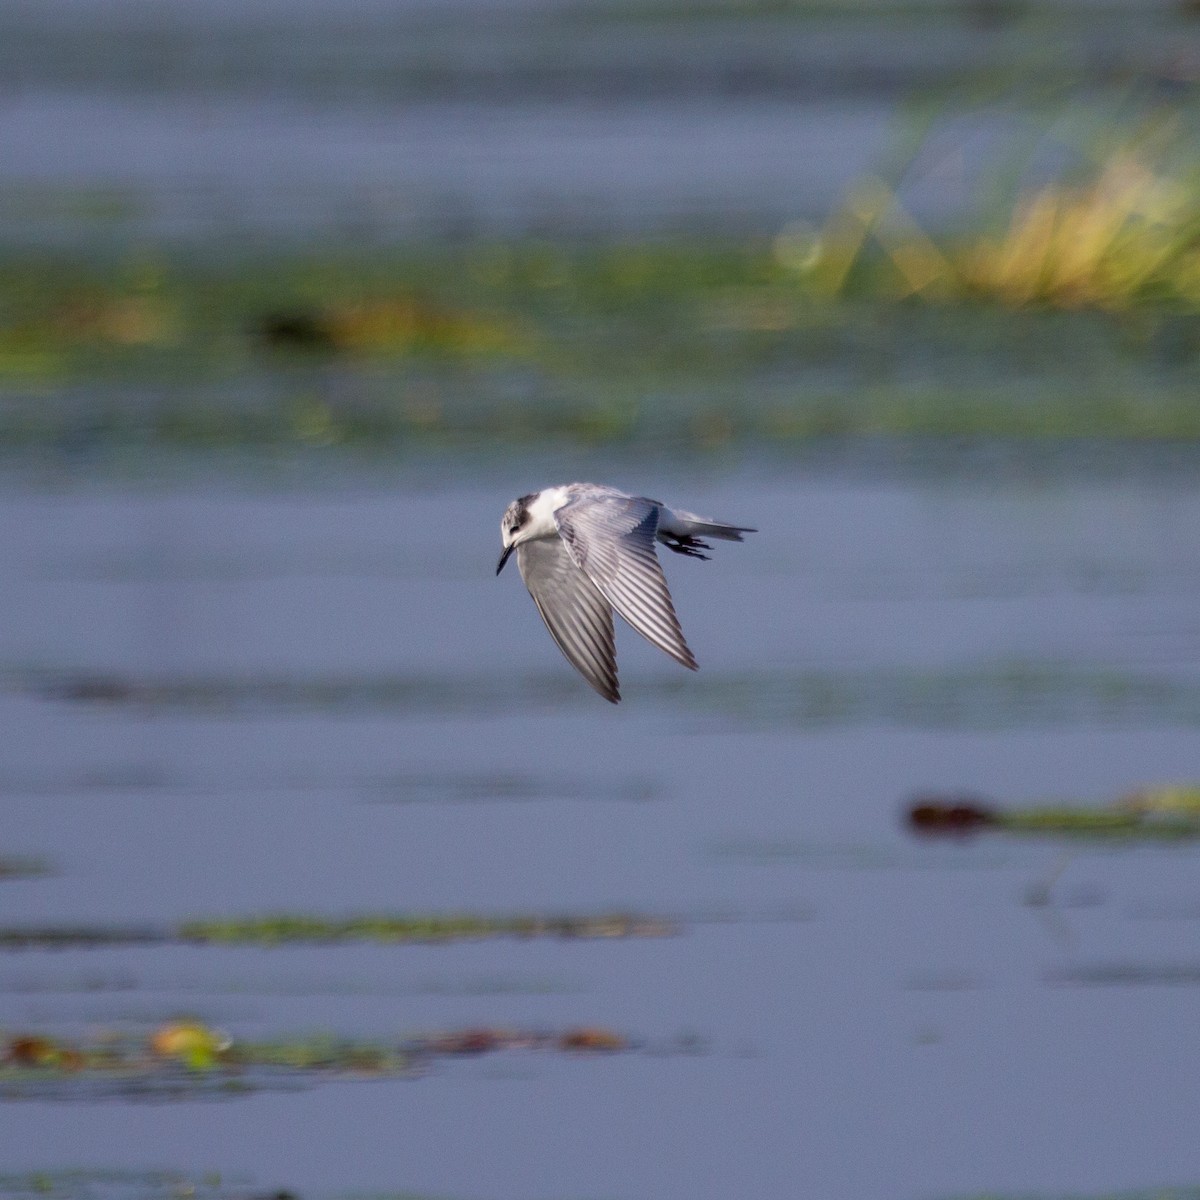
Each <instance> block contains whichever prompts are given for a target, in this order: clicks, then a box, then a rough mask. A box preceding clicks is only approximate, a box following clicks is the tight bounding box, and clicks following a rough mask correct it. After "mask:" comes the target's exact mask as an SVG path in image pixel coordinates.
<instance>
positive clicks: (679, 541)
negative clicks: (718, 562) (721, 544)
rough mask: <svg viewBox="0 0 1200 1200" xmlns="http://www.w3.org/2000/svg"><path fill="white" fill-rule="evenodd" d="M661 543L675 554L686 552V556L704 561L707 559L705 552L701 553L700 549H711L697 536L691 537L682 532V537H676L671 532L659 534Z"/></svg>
mask: <svg viewBox="0 0 1200 1200" xmlns="http://www.w3.org/2000/svg"><path fill="white" fill-rule="evenodd" d="M660 536H661V538H662V543H663V545H664V546H666V547H667V549H668V550H674V551H675V553H676V554H686V555H687V556H688V558H702V559H704V560H705V562H707V561H708V555H707V554H701V553H700V551H701V550H711V549H712V547H711V546H710V545H709V544H708V543H707V542H702V541H701V540H700V539H699V538H694V537H691V536H690V535H688V534H684V536H683V537H677V536H676V535H675V534H673V533H664V534H661V535H660Z"/></svg>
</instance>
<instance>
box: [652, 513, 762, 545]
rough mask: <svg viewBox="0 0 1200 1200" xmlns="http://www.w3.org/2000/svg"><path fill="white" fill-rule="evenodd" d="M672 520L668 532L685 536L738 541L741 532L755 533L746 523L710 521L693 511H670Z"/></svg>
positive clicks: (740, 537)
mask: <svg viewBox="0 0 1200 1200" xmlns="http://www.w3.org/2000/svg"><path fill="white" fill-rule="evenodd" d="M671 516H672V517H673V518H674V520H673V521H672V522H671V529H670V532H672V533H678V534H682V535H683V536H685V537H714V538H721V539H722V540H724V541H726V542H740V541H741V540H742V534H743V533H757V532H758V530H757V529H750V528H749V527H748V526H746V525H726V524H725V523H724V522H723V521H710V520H709V519H708V518H707V517H698V516H696V514H695V513H690V512H680V511H679V510H678V509H674V510H672V512H671Z"/></svg>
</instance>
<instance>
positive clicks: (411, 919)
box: [0, 912, 682, 950]
mask: <svg viewBox="0 0 1200 1200" xmlns="http://www.w3.org/2000/svg"><path fill="white" fill-rule="evenodd" d="M681 931H682V926H681V924H680V923H679V922H678V921H676V920H674V919H673V918H670V917H662V916H650V915H646V914H639V913H625V912H613V913H599V914H581V915H573V914H548V915H547V914H537V913H524V914H522V913H518V914H512V915H506V916H495V915H488V914H482V913H450V914H439V913H379V914H374V915H365V916H354V917H346V918H329V917H319V916H315V915H311V914H303V913H275V914H271V915H268V916H257V917H225V918H211V919H206V920H194V921H184V922H181V923H180V924H178V925H174V926H161V927H154V926H88V925H61V926H60V925H48V926H8V927H0V950H52V949H66V948H68V947H69V948H72V949H89V948H99V947H103V946H138V945H160V944H163V943H169V942H175V943H180V942H182V943H185V944H188V945H226V946H229V945H253V946H280V945H294V944H311V943H320V944H323V945H328V944H331V943H337V942H379V943H383V944H386V945H392V944H409V943H420V944H426V945H430V944H442V943H447V942H458V941H479V940H481V939H484V938H517V939H520V940H525V939H528V938H544V937H555V938H568V939H592V938H646V937H652V938H658V937H673V936H675V935H677V934H678V933H680V932H681Z"/></svg>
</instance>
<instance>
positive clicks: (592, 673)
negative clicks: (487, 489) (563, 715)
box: [496, 483, 758, 704]
mask: <svg viewBox="0 0 1200 1200" xmlns="http://www.w3.org/2000/svg"><path fill="white" fill-rule="evenodd" d="M757 532H758V531H757V530H756V529H750V528H748V527H747V526H744V525H727V524H725V523H724V522H722V521H710V520H709V519H708V518H707V517H698V516H696V514H695V513H690V512H685V511H684V510H683V509H678V508H677V509H672V508H668V507H667V506H666V505H665V504H664V503H663V502H662V501H661V500H651V499H649V497H647V496H631V495H629V494H627V493H626V492H622V491H618V490H617V489H616V488H614V487H607V486H605V485H603V484H596V483H566V484H559V485H557V486H554V487H547V488H543V489H542V490H541V491H540V492H531V493H530V494H529V495H527V496H520V497H518V498H517V499H516V500H514V501H513V502H512V503H511V504H510V505H509V506H508V507H507V508H506V509H505V510H504V516H503V518H502V519H501V521H500V542H501V546H502V551H503V552H502V553H501V555H500V561H499V563H497V564H496V574H497V575H499V574H500V572H501V571H503V570H504V564H505V563H507V562H508V560H509V557H510V555H511V554H512V552H513V551H514V550H515V551H516V552H517V566H518V567H519V568H520V571H521V578H522V579H523V580H524V581H525V586H526V587H527V588H528V589H529V594H530V595H531V596H532V597H533V602H534V604H535V605H537V610H538V612H539V613H541V616H542V620H543V621H545V623H546V628H547V629H548V630H549V631H550V636H551V637H552V638H554V640H555V642H557V643H558V648H559V649H560V650H561V651H562V652H563V654H565V655H566V657H567V661H568V662H570V664H571V665H572V666H573V667H574V668H575V669H576V670H577V671H578V672H579V673H580V674H581V675H582V676H583V677H584V679H586V680H587V682H588V683H589V684H591V686H592V687H593V688H594V689H595V690H596V691H597V692H599V693H600V695H601V696H603V697H604V698H605V700H608V701H610V702H611V703H613V704H617V703H619V702H620V699H621V692H620V689H619V687H618V682H617V655H616V645H615V641H614V638H613V619H612V614H613V610H614V609H615V610H616V611H617V612H618V613H620V614H621V616H622V617H624V619H625V620H626V621H627V622H628V623H629V624H630V625H632V626H633V628H634V629H636V630H637V631H638V633H640V634H641V635H642V637H644V638H645V639H646V640H647V641H649V642H651V643H652V644H653V645H655V646H657V647H658V648H659V649H660V650H663V651H665V652H666V653H667V654H669V655H670V656H671V657H672V658H673V659H675V661H676V662H678V663H682V664H683V666H685V667H688V668H689V669H690V670H693V671H695V670H697V669H698V664H697V662H696V658H695V656H694V655H693V654H692V651H691V649H690V648H689V647H688V644H687V641H686V640H685V639H684V636H683V630H682V628H680V625H679V618H678V617H677V616H676V615H675V606H674V605H673V604H672V603H671V593H670V592H669V591H668V589H667V580H666V577H665V576H664V575H663V570H662V566H661V565H660V563H659V561H658V556H657V555H656V554H655V552H654V543H655V542H656V541H658V542H661V543H662V544H663V545H664V546H666V547H667V549H669V550H674V551H675V553H676V554H683V555H686V556H687V557H689V558H702V559H707V558H708V555H707V554H705V553H704V551H705V550H710V549H712V547H711V546H709V544H708V543H707V542H704V541H701V539H700V538H699V537H698V536H697V535H698V534H703V535H704V536H706V537H713V538H721V539H723V540H725V541H730V542H740V541H741V540H742V534H744V533H757Z"/></svg>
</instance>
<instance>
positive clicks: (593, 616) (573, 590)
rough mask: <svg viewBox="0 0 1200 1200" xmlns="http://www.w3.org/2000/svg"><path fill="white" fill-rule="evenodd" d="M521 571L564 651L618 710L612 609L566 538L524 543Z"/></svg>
mask: <svg viewBox="0 0 1200 1200" xmlns="http://www.w3.org/2000/svg"><path fill="white" fill-rule="evenodd" d="M517 566H518V567H519V568H520V570H521V578H522V579H524V580H525V586H526V587H527V588H528V589H529V594H530V595H531V596H532V597H533V602H534V604H536V605H537V610H538V612H539V613H541V614H542V620H543V621H545V622H546V628H547V629H548V630H550V636H551V637H552V638H553V639H554V640H555V641H556V642H557V643H558V648H559V649H560V650H561V651H562V652H563V653H564V654H565V655H566V656H567V660H568V661H569V662H570V664H571V665H572V666H573V667H574V668H575V669H576V670H577V671H578V672H579V673H580V674H581V675H582V676H583V677H584V679H586V680H587V681H588V683H590V684H591V685H592V687H594V688H595V689H596V691H598V692H599V693H600V695H602V696H603V697H604V698H605V700H611V701H612V703H613V704H616V703H617V701H618V700H620V699H621V693H620V692H619V691H618V690H617V652H616V646H615V643H614V640H613V620H612V606H611V605H610V604H609V602H608V601H607V600H606V599H605V598H604V597H603V596H602V595H601V594H600V592H599V591H598V590H597V588H596V585H595V584H594V583H592V581H591V580H590V579H589V578H588V577H587V576H586V575H585V574H584V573H583V572H582V571H581V570H580V569H579V567H578V565H577V564H576V562H575V560H574V559H573V558H572V557H571V553H570V551H569V550H568V549H567V547H566V546H565V545H564V543H563V541H562V539H561V538H556V537H551V538H539V539H537V540H536V541H531V542H522V543H521V544H520V545H519V546H518V547H517Z"/></svg>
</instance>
